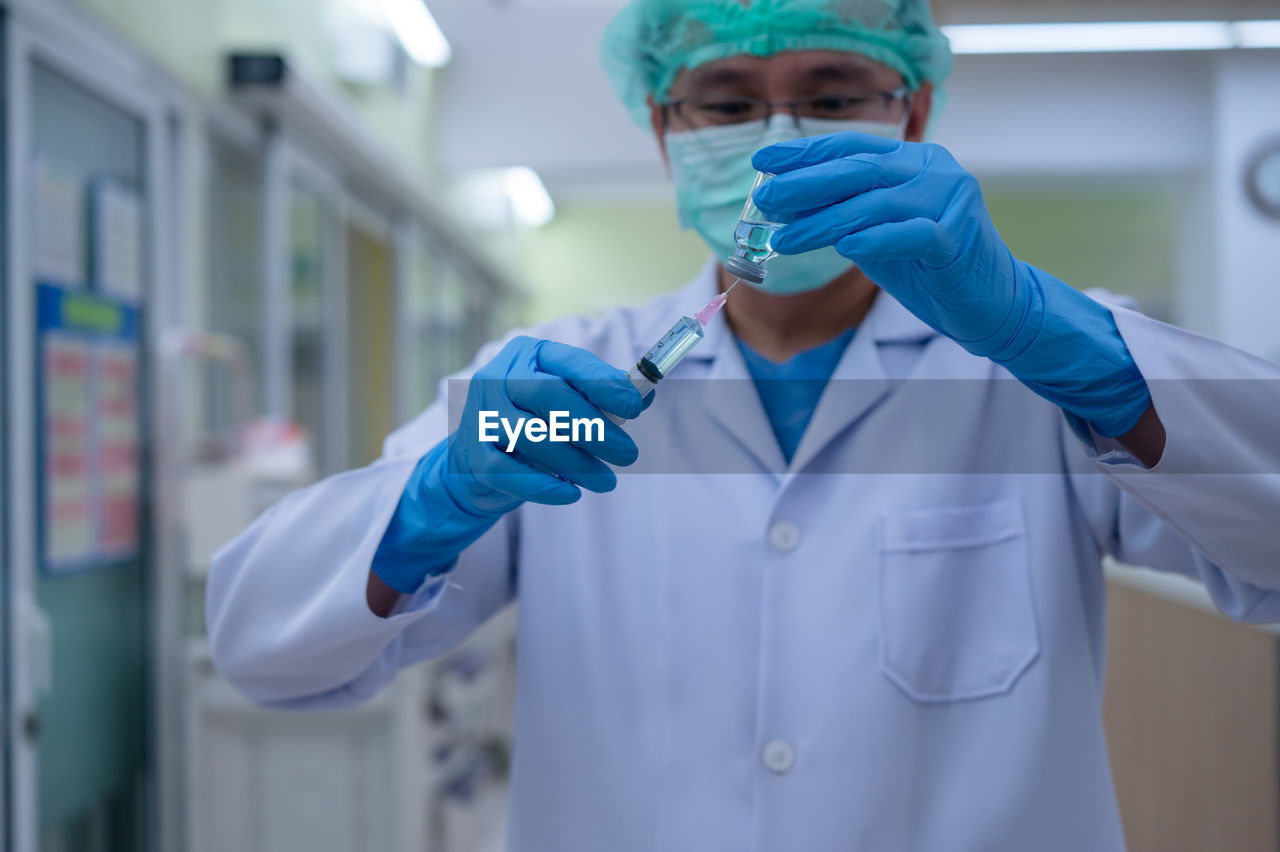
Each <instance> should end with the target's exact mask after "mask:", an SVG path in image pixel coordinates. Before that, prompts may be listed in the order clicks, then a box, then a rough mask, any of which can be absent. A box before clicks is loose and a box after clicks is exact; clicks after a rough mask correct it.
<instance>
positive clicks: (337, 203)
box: [262, 126, 348, 476]
mask: <svg viewBox="0 0 1280 852" xmlns="http://www.w3.org/2000/svg"><path fill="white" fill-rule="evenodd" d="M295 187H297V188H299V189H302V190H304V191H306V192H308V193H310V194H311V195H313V196H315V197H316V199H317V200H318V201H319V202H320V206H321V214H322V215H321V228H322V233H323V234H324V240H323V251H324V255H323V257H322V259H321V271H320V275H321V278H320V286H321V288H322V292H321V294H320V298H321V305H322V310H323V314H322V319H321V322H322V327H323V329H324V339H323V340H322V342H321V347H320V371H321V376H322V381H323V385H324V390H325V392H324V395H323V397H322V400H323V401H322V409H321V419H322V420H323V421H324V423H325V426H326V428H325V431H324V435H323V436H322V438H323V440H321V442H320V443H319V444H318V445H317V446H316V455H315V457H316V458H317V459H318V461H319V470H318V471H317V473H318V474H319V475H320V476H327V475H329V474H331V473H336V472H338V471H339V470H342V469H343V467H344V464H345V458H346V447H347V423H348V412H347V393H346V381H347V378H346V356H347V339H346V338H347V335H346V325H345V321H344V320H345V318H344V312H345V305H346V271H345V269H346V262H347V258H346V231H345V222H346V203H347V194H346V192H345V190H344V187H343V185H342V179H341V174H340V172H339V171H338V169H337V167H336V166H335V165H334V164H332V163H330V162H328V161H326V160H325V159H324V158H322V157H319V156H317V155H315V154H312V153H311V152H310V151H308V150H306V149H305V148H304V147H303V145H302V144H300V142H299V141H298V140H296V139H295V138H294V137H293V135H292V134H291V133H290V132H289V131H287V130H284V129H281V128H280V127H279V126H275V127H271V128H268V130H267V132H266V139H265V142H264V153H263V158H262V191H263V204H262V213H263V246H262V259H263V264H264V266H265V269H264V270H263V272H264V275H263V286H264V288H265V293H264V295H263V308H264V313H265V315H266V322H265V323H264V327H263V336H264V340H263V348H262V351H263V362H264V363H263V367H264V372H265V382H264V385H265V391H266V392H265V398H266V410H267V412H268V413H269V414H270V415H273V416H276V417H281V418H284V419H290V420H296V419H297V412H295V411H294V410H293V381H294V378H293V377H294V373H293V350H292V346H291V341H290V335H291V334H292V330H293V303H292V296H291V293H290V288H291V285H292V277H291V265H292V258H291V256H290V246H291V245H292V236H293V235H292V233H291V230H290V208H289V202H290V193H291V192H292V191H293V189H294V188H295ZM309 437H310V438H311V440H316V439H317V436H314V435H312V436H309Z"/></svg>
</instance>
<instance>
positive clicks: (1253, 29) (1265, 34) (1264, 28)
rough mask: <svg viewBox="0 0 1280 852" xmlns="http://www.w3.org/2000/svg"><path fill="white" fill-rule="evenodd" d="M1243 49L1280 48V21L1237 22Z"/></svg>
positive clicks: (1238, 34)
mask: <svg viewBox="0 0 1280 852" xmlns="http://www.w3.org/2000/svg"><path fill="white" fill-rule="evenodd" d="M1235 28H1236V38H1237V39H1239V44H1240V46H1241V47H1280V21H1237V22H1236V25H1235Z"/></svg>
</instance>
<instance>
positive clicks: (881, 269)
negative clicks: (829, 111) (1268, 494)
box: [751, 133, 1151, 437]
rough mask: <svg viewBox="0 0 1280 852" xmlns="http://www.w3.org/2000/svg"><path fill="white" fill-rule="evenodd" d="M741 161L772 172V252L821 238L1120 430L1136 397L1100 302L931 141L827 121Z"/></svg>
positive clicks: (765, 192)
mask: <svg viewBox="0 0 1280 852" xmlns="http://www.w3.org/2000/svg"><path fill="white" fill-rule="evenodd" d="M751 162H752V165H753V166H755V167H756V168H757V169H759V170H760V171H765V172H773V173H774V174H777V175H778V177H776V178H775V179H773V180H772V181H770V182H768V183H766V184H765V185H764V186H762V187H760V189H758V190H757V191H756V194H755V201H756V204H757V205H758V206H759V207H760V208H761V209H762V210H763V211H764V212H765V213H767V214H772V215H776V216H779V217H782V218H787V217H794V219H792V221H791V222H790V224H787V225H785V226H784V227H783V228H781V229H780V230H779V231H778V232H777V233H776V234H775V235H774V238H773V243H772V244H773V247H774V249H775V250H776V251H777V252H778V253H779V254H798V253H800V252H805V251H810V250H812V249H816V248H821V247H823V246H831V245H834V246H835V248H836V251H838V252H840V254H842V255H843V256H845V257H847V258H849V259H850V260H852V261H854V262H855V263H856V264H857V265H858V267H859V268H861V269H862V271H863V272H865V273H866V274H867V276H868V277H869V278H871V280H872V281H874V282H875V283H876V284H878V285H879V286H880V287H881V288H882V289H884V290H886V291H887V292H888V293H889V294H890V295H892V296H893V297H894V298H896V299H897V300H898V301H899V302H901V303H902V304H903V306H904V307H906V308H907V310H909V311H911V312H912V313H913V314H915V315H916V316H917V317H919V318H920V319H921V320H923V321H924V322H926V323H928V324H929V325H930V326H932V327H933V328H934V329H936V330H937V331H938V332H940V333H941V334H943V335H945V336H947V337H949V338H951V339H952V340H954V341H956V342H957V343H959V344H960V345H961V346H963V347H964V348H965V349H967V350H968V351H970V352H972V353H973V354H974V355H980V356H982V357H985V358H990V359H991V360H993V361H995V362H996V363H998V364H1001V365H1003V366H1004V367H1005V368H1007V369H1008V370H1009V372H1010V373H1012V374H1013V375H1014V376H1016V377H1017V378H1018V379H1020V380H1021V381H1022V382H1023V383H1024V384H1026V385H1028V386H1029V387H1030V388H1031V389H1032V390H1034V391H1035V392H1036V393H1039V394H1040V395H1041V396H1043V397H1045V398H1046V399H1048V400H1050V401H1051V402H1053V403H1055V404H1056V405H1059V406H1061V407H1062V408H1064V409H1066V410H1067V411H1069V412H1071V413H1073V414H1076V415H1077V416H1079V417H1082V418H1084V419H1085V420H1087V421H1089V422H1091V423H1092V424H1093V425H1094V428H1095V429H1096V430H1097V431H1098V432H1099V433H1100V434H1102V435H1105V436H1108V437H1114V436H1116V435H1121V434H1124V433H1125V432H1127V431H1128V430H1129V429H1131V428H1133V426H1134V424H1135V423H1137V421H1138V418H1139V417H1140V416H1141V415H1142V413H1143V412H1144V411H1146V409H1147V406H1148V405H1150V402H1151V396H1150V393H1149V391H1148V390H1147V385H1146V382H1145V380H1144V379H1143V378H1142V374H1141V372H1140V371H1139V370H1138V368H1137V365H1136V364H1135V363H1134V361H1133V358H1132V356H1131V355H1130V354H1129V350H1128V347H1127V346H1125V343H1124V339H1123V338H1121V336H1120V332H1119V330H1118V329H1117V328H1116V325H1115V321H1114V319H1113V318H1112V316H1111V312H1110V311H1109V310H1108V309H1107V308H1106V307H1105V306H1104V305H1102V304H1100V303H1098V302H1096V301H1094V300H1093V299H1091V298H1089V297H1088V296H1086V295H1085V294H1083V293H1081V292H1080V291H1078V290H1076V289H1075V288H1073V287H1071V286H1069V285H1067V284H1065V283H1063V282H1062V281H1059V280H1058V279H1056V278H1054V277H1053V276H1051V275H1049V274H1047V273H1045V272H1043V271H1042V270H1039V269H1036V268H1035V267H1033V266H1030V265H1028V264H1026V263H1023V262H1022V261H1020V260H1018V259H1017V258H1015V257H1014V256H1013V255H1012V254H1011V253H1010V252H1009V249H1008V248H1007V247H1006V246H1005V244H1004V241H1003V240H1002V239H1001V238H1000V235H999V233H997V232H996V228H995V225H994V224H992V222H991V217H990V216H989V215H988V214H987V209H986V205H985V204H984V203H983V200H982V192H981V190H980V189H979V187H978V182H977V180H976V179H975V178H974V177H973V175H971V174H969V173H968V172H966V171H965V170H964V169H963V168H961V167H960V165H959V164H958V163H956V161H955V159H954V158H953V157H952V156H951V154H950V153H949V152H948V151H947V150H946V149H945V148H942V147H940V146H938V145H930V144H923V143H915V142H898V141H896V140H890V139H883V138H881V137H878V136H868V135H866V134H863V133H835V134H831V135H828V136H816V137H811V138H806V139H794V140H791V141H788V142H782V143H779V144H776V145H770V146H769V147H767V148H764V149H763V150H761V151H758V152H756V154H755V156H754V157H752V160H751Z"/></svg>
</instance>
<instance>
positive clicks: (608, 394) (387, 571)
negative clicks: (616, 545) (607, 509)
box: [372, 337, 652, 593]
mask: <svg viewBox="0 0 1280 852" xmlns="http://www.w3.org/2000/svg"><path fill="white" fill-rule="evenodd" d="M651 400H652V395H650V398H649V400H648V401H651ZM648 401H647V400H643V399H641V397H640V392H639V391H637V390H636V389H635V387H634V386H633V385H632V384H631V382H630V381H629V380H628V379H627V377H626V373H625V372H623V371H622V370H619V369H617V368H616V367H613V366H610V365H609V364H606V363H605V362H604V361H601V360H600V359H599V358H597V357H596V356H595V355H593V354H591V353H590V352H587V351H586V350H585V349H579V348H577V347H574V346H568V345H566V344H563V343H555V342H552V341H549V340H535V339H533V338H531V337H516V338H514V339H512V340H511V341H510V342H509V343H507V345H506V346H504V347H503V348H502V351H501V352H499V353H498V354H497V355H496V356H494V358H493V360H491V361H490V362H489V363H487V364H485V365H484V366H483V367H481V368H480V369H479V370H478V371H477V372H476V373H475V375H474V376H473V377H472V379H471V382H470V384H469V386H468V389H467V400H466V403H465V405H464V406H463V411H462V418H461V421H460V422H459V425H458V428H457V430H456V431H455V432H453V433H452V434H451V435H450V436H449V437H448V438H446V439H445V440H444V441H441V442H440V443H439V444H437V445H436V446H435V447H434V448H433V449H432V450H431V451H430V452H428V453H427V454H426V455H425V456H423V458H422V460H421V461H419V462H418V466H417V467H416V468H415V469H414V472H413V475H412V476H411V477H410V479H409V482H408V485H407V486H406V487H405V490H404V493H403V495H402V496H401V498H400V503H399V505H398V506H397V507H396V512H395V514H394V515H393V516H392V518H391V522H390V524H388V526H387V530H386V532H385V533H384V534H383V537H382V541H381V542H380V543H379V546H378V550H377V552H376V553H375V555H374V558H373V564H372V570H373V572H374V573H375V574H377V575H378V577H379V578H381V579H382V581H383V582H384V583H386V584H387V585H388V586H391V587H392V588H394V589H396V590H398V591H401V592H405V593H411V592H413V591H414V590H415V589H417V588H418V587H419V586H421V585H422V583H423V581H424V580H425V579H426V578H427V577H428V576H436V575H439V574H443V573H445V572H446V571H448V570H449V569H450V568H452V567H453V563H454V562H455V561H456V560H457V558H458V555H459V554H460V553H461V552H462V551H463V550H464V549H465V548H466V547H467V546H468V545H469V544H471V543H472V542H473V541H475V540H476V539H477V538H479V537H480V536H481V535H483V534H484V532H485V531H486V530H488V529H489V528H490V527H491V526H493V524H494V523H495V522H496V521H497V520H498V518H500V517H501V516H502V515H504V514H505V513H507V512H509V511H511V510H512V509H514V508H516V507H517V506H519V505H520V504H521V503H523V502H526V501H529V502H533V503H546V504H550V505H563V504H566V503H572V502H574V501H576V500H577V499H578V498H579V497H581V496H582V491H581V489H583V488H586V489H587V490H588V491H595V492H605V491H612V490H613V488H614V487H615V486H616V485H617V482H618V480H617V476H615V475H614V473H613V471H612V470H610V469H609V466H608V465H607V464H605V462H608V463H609V464H615V465H629V464H631V463H632V462H634V461H635V460H636V458H637V457H638V455H639V450H638V449H637V447H636V445H635V442H634V441H632V440H631V438H630V437H629V436H628V435H627V433H626V432H624V431H623V430H622V429H621V428H619V427H618V426H617V425H616V424H615V423H613V422H612V421H611V420H610V419H609V418H607V417H604V416H603V414H602V412H611V413H613V414H616V415H618V416H620V417H625V418H632V417H636V416H637V415H639V414H640V412H641V411H643V410H644V408H645V407H646V405H647V402H648ZM481 411H486V412H488V411H493V412H497V417H498V418H506V419H507V421H508V422H509V423H511V424H514V423H516V421H517V420H518V419H519V418H528V417H540V418H542V419H544V420H549V419H550V417H551V412H553V411H565V412H568V416H569V417H570V418H593V419H594V418H601V419H602V420H603V421H604V440H603V441H591V440H586V439H585V437H587V436H582V437H583V438H584V439H583V440H580V441H579V442H577V443H559V442H552V441H549V440H543V441H539V442H533V441H529V440H521V441H518V442H517V443H516V446H515V451H514V452H511V453H508V452H506V451H505V450H504V449H503V448H504V447H506V446H507V444H508V438H507V436H506V435H505V434H504V433H503V430H502V428H501V427H499V429H498V430H497V432H498V434H499V435H500V440H499V442H498V443H489V442H481V441H480V428H479V414H480V412H481ZM592 436H594V433H592Z"/></svg>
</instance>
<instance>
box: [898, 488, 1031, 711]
mask: <svg viewBox="0 0 1280 852" xmlns="http://www.w3.org/2000/svg"><path fill="white" fill-rule="evenodd" d="M879 532H880V542H879V544H880V548H879V549H880V570H879V616H880V625H879V631H880V637H879V638H880V668H881V670H882V671H883V672H884V673H885V675H886V676H888V677H889V678H890V679H891V680H892V681H893V682H894V683H896V684H897V685H898V686H899V687H900V688H901V689H902V690H903V691H904V692H906V693H907V695H909V696H911V697H912V698H914V699H915V700H917V701H956V700H961V699H972V698H985V697H988V696H992V695H999V694H1001V693H1004V692H1008V691H1009V690H1010V689H1012V688H1013V684H1014V682H1015V681H1017V679H1018V677H1019V676H1020V675H1021V674H1022V673H1023V672H1024V671H1026V669H1027V667H1028V666H1029V665H1031V663H1032V661H1033V660H1035V658H1036V656H1037V655H1038V654H1039V653H1040V640H1039V636H1038V631H1037V629H1036V620H1035V604H1034V601H1033V600H1032V594H1031V577H1030V572H1029V565H1028V562H1027V531H1026V524H1025V522H1024V520H1023V515H1022V507H1021V504H1020V503H1019V502H1018V501H1016V500H1001V501H998V502H995V503H986V504H982V505H977V506H955V507H947V508H937V509H927V510H919V511H905V512H895V513H893V514H889V515H885V516H884V517H882V518H881V519H880V530H879Z"/></svg>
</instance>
